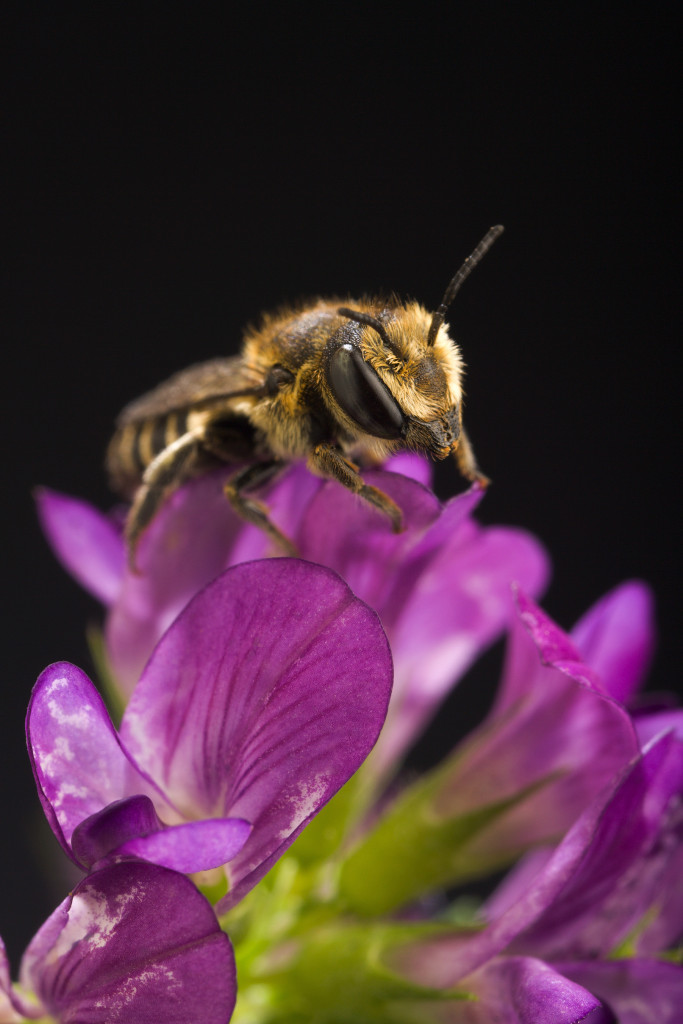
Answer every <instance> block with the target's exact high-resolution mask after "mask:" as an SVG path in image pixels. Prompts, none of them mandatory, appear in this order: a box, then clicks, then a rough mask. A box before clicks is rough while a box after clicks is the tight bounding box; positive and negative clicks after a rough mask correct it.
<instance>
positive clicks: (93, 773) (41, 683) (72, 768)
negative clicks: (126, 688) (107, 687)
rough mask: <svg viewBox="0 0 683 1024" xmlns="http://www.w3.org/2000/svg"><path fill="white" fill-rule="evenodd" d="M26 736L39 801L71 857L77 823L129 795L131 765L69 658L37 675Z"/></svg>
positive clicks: (97, 698)
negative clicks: (128, 780) (72, 839)
mask: <svg viewBox="0 0 683 1024" xmlns="http://www.w3.org/2000/svg"><path fill="white" fill-rule="evenodd" d="M26 736H27V742H28V751H29V756H30V758H31V765H32V768H33V774H34V776H35V780H36V785H37V787H38V795H39V797H40V802H41V804H42V805H43V810H44V811H45V814H46V816H47V819H48V821H49V822H50V825H51V826H52V829H53V831H54V833H55V835H56V836H57V838H58V839H59V841H60V843H61V844H62V846H63V848H64V850H65V851H66V852H67V854H69V856H71V855H72V854H71V851H70V842H71V836H72V833H73V831H74V829H75V828H76V826H77V825H79V824H80V823H81V822H82V821H84V820H85V819H86V818H89V817H90V816H91V815H93V814H96V813H98V812H99V811H101V810H102V808H104V807H106V806H107V804H110V803H113V802H114V801H116V800H119V799H120V798H121V797H122V796H124V795H126V794H127V792H128V790H127V785H126V783H127V779H128V777H129V772H130V771H131V767H132V766H131V765H130V763H129V760H128V758H127V756H126V754H125V753H124V751H123V750H122V749H121V745H120V743H119V739H118V736H117V735H116V731H115V729H114V727H113V725H112V723H111V720H110V718H109V715H108V713H107V709H106V708H105V706H104V702H103V701H102V698H101V697H100V695H99V693H98V692H97V690H96V689H95V687H94V686H93V684H92V683H91V682H90V680H89V679H88V677H87V676H86V675H85V673H84V672H81V670H80V669H79V668H76V666H75V665H70V664H68V662H58V663H56V664H54V665H50V666H49V667H48V668H46V669H45V671H44V672H43V673H42V674H41V676H40V677H39V679H38V682H37V683H36V685H35V687H34V688H33V693H32V695H31V700H30V703H29V708H28V714H27V716H26Z"/></svg>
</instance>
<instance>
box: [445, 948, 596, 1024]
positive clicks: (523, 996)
mask: <svg viewBox="0 0 683 1024" xmlns="http://www.w3.org/2000/svg"><path fill="white" fill-rule="evenodd" d="M460 987H462V988H463V989H464V990H466V991H467V992H468V993H471V995H472V996H474V997H475V999H476V1011H475V1014H474V1015H472V1016H470V1014H469V1009H470V1004H464V1005H463V1004H462V1003H461V1004H460V1005H461V1007H462V1009H463V1016H462V1017H458V1016H457V1013H456V1014H454V1016H453V1017H452V1020H453V1021H454V1022H456V1021H458V1020H460V1019H461V1020H462V1021H463V1024H470V1022H472V1024H478V1022H481V1024H490V1022H491V1021H496V1022H497V1024H498V1022H500V1024H577V1022H578V1021H582V1020H584V1019H585V1017H586V1016H587V1015H588V1014H589V1013H590V1012H591V1011H592V1010H596V1009H598V1008H599V1006H600V1001H599V1000H598V999H596V997H595V995H593V994H592V993H591V992H590V991H587V990H586V988H583V987H582V986H581V985H580V984H576V983H575V982H574V981H570V980H569V979H568V978H566V977H564V976H563V975H562V974H561V973H559V972H558V971H556V970H554V969H553V968H552V967H551V966H550V965H549V964H545V963H543V962H542V961H541V960H535V959H533V958H532V957H497V958H496V959H494V960H492V961H491V962H490V963H488V964H486V965H485V966H484V967H482V968H480V970H478V971H476V972H475V973H474V974H471V975H469V976H468V977H467V978H464V979H463V980H462V982H461V985H460ZM465 1007H467V1010H465Z"/></svg>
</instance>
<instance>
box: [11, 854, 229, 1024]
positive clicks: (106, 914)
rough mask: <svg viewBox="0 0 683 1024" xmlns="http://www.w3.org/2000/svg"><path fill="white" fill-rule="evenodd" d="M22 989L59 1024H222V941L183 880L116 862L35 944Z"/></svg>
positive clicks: (225, 957)
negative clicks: (82, 1023)
mask: <svg viewBox="0 0 683 1024" xmlns="http://www.w3.org/2000/svg"><path fill="white" fill-rule="evenodd" d="M21 980H22V984H23V985H24V986H25V987H26V988H27V989H29V990H32V991H34V992H36V993H37V995H38V996H39V997H40V999H41V1001H42V1003H43V1005H44V1007H45V1009H46V1011H47V1012H48V1013H49V1014H51V1015H52V1016H54V1017H55V1018H56V1019H57V1020H58V1021H88V1024H110V1022H112V1021H119V1020H120V1021H122V1022H123V1021H132V1020H136V1021H145V1024H187V1021H189V1020H201V1021H202V1024H227V1022H228V1021H229V1020H230V1016H231V1014H232V1009H233V1006H234V1002H235V990H236V981H235V965H234V958H233V955H232V949H231V947H230V942H229V940H228V937H227V936H226V935H225V934H223V932H221V931H220V929H219V926H218V922H217V920H216V917H215V915H214V913H213V911H212V909H211V907H210V905H209V903H208V902H207V901H206V899H205V898H204V897H203V896H202V895H201V894H200V893H199V892H198V891H197V889H196V888H195V887H194V885H193V884H192V883H191V882H190V881H189V880H188V879H186V878H185V877H184V876H183V875H180V874H178V873H177V872H174V871H168V870H166V869H165V868H160V867H157V866H156V865H153V864H144V863H142V862H134V861H128V862H122V863H119V864H114V865H111V866H109V867H106V868H103V869H101V870H100V871H97V872H95V873H94V874H92V875H90V876H89V877H88V878H86V879H85V881H83V882H81V883H80V885H78V886H77V887H76V889H75V890H74V892H73V893H72V895H71V896H70V897H69V898H68V899H67V900H65V902H64V903H63V904H62V905H61V906H60V907H59V908H58V909H57V910H56V911H55V913H54V914H53V915H52V916H51V917H50V918H49V919H48V920H47V921H46V922H45V924H44V925H43V927H42V928H41V929H40V931H39V932H38V933H37V935H36V936H35V938H34V939H33V941H32V942H31V944H30V946H29V948H28V950H27V951H26V954H25V956H24V960H23V962H22V969H21Z"/></svg>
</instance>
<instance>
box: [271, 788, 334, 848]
mask: <svg viewBox="0 0 683 1024" xmlns="http://www.w3.org/2000/svg"><path fill="white" fill-rule="evenodd" d="M329 785H330V778H329V775H325V774H323V773H322V772H321V773H319V774H318V775H316V777H315V778H314V779H310V780H308V781H302V782H300V783H299V793H298V795H296V794H294V795H292V796H291V797H290V802H291V804H292V816H291V818H290V820H289V824H288V825H286V826H285V827H284V828H282V829H281V830H280V832H279V834H278V838H279V839H286V838H287V837H288V836H290V835H291V834H292V832H293V831H294V829H295V828H298V827H299V825H300V824H301V822H302V821H306V819H307V818H310V816H311V815H312V814H315V813H316V811H318V810H319V809H320V805H321V804H322V802H323V800H324V799H325V794H326V793H327V790H328V788H329Z"/></svg>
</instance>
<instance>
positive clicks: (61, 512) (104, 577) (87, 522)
mask: <svg viewBox="0 0 683 1024" xmlns="http://www.w3.org/2000/svg"><path fill="white" fill-rule="evenodd" d="M36 504H37V507H38V517H39V519H40V524H41V526H42V528H43V533H44V534H45V537H46V538H47V541H48V543H49V544H50V546H51V548H52V550H53V551H54V553H55V555H56V556H57V558H58V559H59V561H60V562H61V563H62V565H63V566H64V568H65V569H66V570H67V572H70V573H71V575H72V576H73V577H74V578H75V579H77V580H78V582H79V583H80V584H81V586H83V587H84V588H85V589H86V590H88V591H89V592H90V593H91V594H93V596H94V597H96V598H97V599H98V600H100V601H102V603H103V604H105V605H110V604H112V603H113V602H114V601H115V600H116V598H117V597H118V595H119V592H120V589H121V583H122V580H123V574H124V567H125V560H126V556H125V551H124V543H123V536H122V532H121V529H120V528H117V527H116V526H115V524H114V523H113V522H112V520H111V519H110V518H109V517H107V516H104V515H102V513H101V512H98V511H97V509H95V508H93V506H92V505H89V504H88V503H87V502H85V501H79V500H78V499H77V498H70V497H69V496H68V495H66V494H59V493H58V492H57V491H51V490H48V488H47V487H41V488H39V490H38V491H37V492H36Z"/></svg>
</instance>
